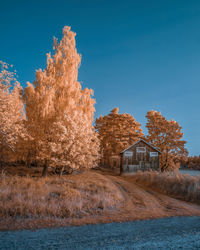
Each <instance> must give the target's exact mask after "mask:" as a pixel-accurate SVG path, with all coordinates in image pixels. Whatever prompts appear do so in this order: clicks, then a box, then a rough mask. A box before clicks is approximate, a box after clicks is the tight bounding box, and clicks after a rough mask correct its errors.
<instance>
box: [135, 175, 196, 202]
mask: <svg viewBox="0 0 200 250" xmlns="http://www.w3.org/2000/svg"><path fill="white" fill-rule="evenodd" d="M132 178H133V179H134V181H135V182H136V183H139V184H143V185H145V186H146V187H149V188H151V189H153V190H154V191H157V192H160V193H164V194H167V195H172V196H173V197H175V198H178V199H181V200H185V201H191V202H195V203H198V204H200V176H195V177H194V176H190V175H185V174H177V173H173V172H171V173H159V172H153V171H150V172H138V173H137V174H135V175H134V176H133V177H132Z"/></svg>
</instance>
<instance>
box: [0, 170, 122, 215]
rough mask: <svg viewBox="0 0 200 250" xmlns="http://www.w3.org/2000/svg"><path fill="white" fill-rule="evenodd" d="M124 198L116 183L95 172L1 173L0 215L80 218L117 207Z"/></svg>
mask: <svg viewBox="0 0 200 250" xmlns="http://www.w3.org/2000/svg"><path fill="white" fill-rule="evenodd" d="M123 201H124V198H123V195H122V193H121V192H120V190H119V189H118V188H117V186H116V185H115V184H113V182H112V181H111V180H109V179H108V178H107V177H105V176H102V175H100V174H97V173H91V172H88V173H82V174H79V175H73V176H67V177H62V178H59V177H55V176H54V177H46V178H31V177H19V176H6V175H4V174H2V175H1V176H0V218H3V217H5V216H6V217H13V218H18V217H20V218H41V217H56V218H69V217H76V218H81V217H83V216H85V215H91V214H93V215H94V214H101V213H102V212H103V211H106V210H117V209H119V208H120V207H121V205H122V204H123Z"/></svg>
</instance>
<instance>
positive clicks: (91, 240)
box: [0, 217, 200, 250]
mask: <svg viewBox="0 0 200 250" xmlns="http://www.w3.org/2000/svg"><path fill="white" fill-rule="evenodd" d="M0 249H9V250H18V249H37V250H40V249H148V250H149V249H156V250H157V249H167V250H168V249H200V217H173V218H164V219H156V220H144V221H132V222H125V223H110V224H98V225H85V226H80V227H64V228H59V229H40V230H37V231H29V230H22V231H16V232H10V231H7V232H0Z"/></svg>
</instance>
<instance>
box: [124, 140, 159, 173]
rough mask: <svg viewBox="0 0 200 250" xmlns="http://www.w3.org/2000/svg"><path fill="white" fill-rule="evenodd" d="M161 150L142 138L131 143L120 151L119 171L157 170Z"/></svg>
mask: <svg viewBox="0 0 200 250" xmlns="http://www.w3.org/2000/svg"><path fill="white" fill-rule="evenodd" d="M160 154H161V152H160V151H159V150H158V149H157V148H155V147H153V146H152V145H151V144H149V143H148V142H146V141H145V140H143V139H140V140H139V141H137V142H136V143H134V144H132V145H131V146H129V147H128V148H126V149H124V150H123V151H122V152H121V153H120V172H121V173H127V172H136V171H138V170H142V171H145V170H150V169H153V170H159V168H160V162H159V155H160Z"/></svg>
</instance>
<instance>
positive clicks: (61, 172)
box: [59, 167, 64, 177]
mask: <svg viewBox="0 0 200 250" xmlns="http://www.w3.org/2000/svg"><path fill="white" fill-rule="evenodd" d="M63 170H64V167H62V168H61V169H60V173H59V177H62V174H63Z"/></svg>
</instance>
